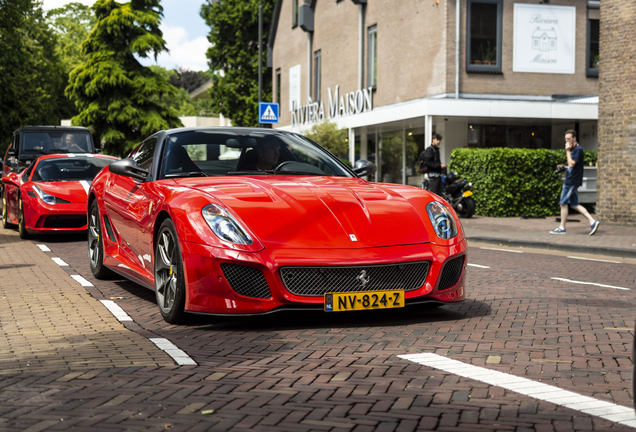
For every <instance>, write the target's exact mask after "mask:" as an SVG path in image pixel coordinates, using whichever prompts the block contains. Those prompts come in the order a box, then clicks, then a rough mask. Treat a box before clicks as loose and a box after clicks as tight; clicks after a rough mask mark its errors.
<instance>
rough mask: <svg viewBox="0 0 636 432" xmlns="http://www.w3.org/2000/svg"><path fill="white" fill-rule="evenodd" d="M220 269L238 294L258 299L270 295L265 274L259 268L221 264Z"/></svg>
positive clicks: (269, 296)
mask: <svg viewBox="0 0 636 432" xmlns="http://www.w3.org/2000/svg"><path fill="white" fill-rule="evenodd" d="M221 270H223V274H224V275H225V278H226V279H227V281H228V282H229V283H230V287H232V289H233V290H234V291H236V292H237V293H238V294H240V295H242V296H245V297H253V298H259V299H268V298H271V297H272V293H271V292H270V290H269V286H268V285H267V281H266V280H265V276H263V272H261V271H260V270H259V269H256V268H254V267H248V266H244V265H238V264H221Z"/></svg>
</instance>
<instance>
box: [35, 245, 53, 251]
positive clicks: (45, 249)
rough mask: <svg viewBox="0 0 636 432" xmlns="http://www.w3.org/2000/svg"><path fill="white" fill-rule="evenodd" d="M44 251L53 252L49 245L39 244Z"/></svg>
mask: <svg viewBox="0 0 636 432" xmlns="http://www.w3.org/2000/svg"><path fill="white" fill-rule="evenodd" d="M38 247H39V248H40V250H41V251H42V252H51V249H49V247H48V246H47V245H38Z"/></svg>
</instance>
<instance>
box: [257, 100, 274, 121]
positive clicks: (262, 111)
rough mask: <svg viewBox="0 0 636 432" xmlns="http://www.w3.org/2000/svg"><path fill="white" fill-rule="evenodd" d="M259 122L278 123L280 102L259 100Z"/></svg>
mask: <svg viewBox="0 0 636 432" xmlns="http://www.w3.org/2000/svg"><path fill="white" fill-rule="evenodd" d="M258 122H259V123H267V124H274V123H278V104H277V103H272V102H259V104H258Z"/></svg>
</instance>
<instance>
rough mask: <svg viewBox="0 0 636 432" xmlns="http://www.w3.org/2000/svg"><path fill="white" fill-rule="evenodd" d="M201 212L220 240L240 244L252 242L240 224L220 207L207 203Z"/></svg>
mask: <svg viewBox="0 0 636 432" xmlns="http://www.w3.org/2000/svg"><path fill="white" fill-rule="evenodd" d="M201 214H202V215H203V219H205V221H206V222H207V223H208V225H209V226H210V229H211V230H212V232H213V233H214V234H216V236H217V237H218V238H220V239H221V240H225V241H228V242H230V243H235V244H241V245H249V244H252V243H253V242H254V241H253V240H252V238H251V237H250V236H249V234H247V232H245V230H244V229H243V228H242V227H241V225H240V224H239V223H238V222H237V221H236V220H235V219H234V218H233V217H232V216H231V215H230V214H229V213H228V212H227V211H226V210H225V209H223V208H222V207H219V206H217V205H214V204H209V205H207V206H205V207H203V210H201Z"/></svg>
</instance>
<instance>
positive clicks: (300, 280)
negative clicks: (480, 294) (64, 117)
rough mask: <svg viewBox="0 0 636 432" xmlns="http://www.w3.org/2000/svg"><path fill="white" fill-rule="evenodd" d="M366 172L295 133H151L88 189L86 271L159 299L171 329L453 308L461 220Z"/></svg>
mask: <svg viewBox="0 0 636 432" xmlns="http://www.w3.org/2000/svg"><path fill="white" fill-rule="evenodd" d="M373 172H375V165H373V164H371V163H369V162H366V161H358V162H357V163H356V168H354V169H353V170H352V169H350V168H348V167H347V166H346V165H345V164H343V163H342V162H341V161H340V160H339V159H338V158H336V157H334V156H333V155H332V154H330V153H329V152H327V151H326V150H324V149H323V148H322V147H320V146H319V145H317V144H316V143H314V142H312V141H311V140H309V139H307V138H306V137H304V136H302V135H298V134H293V133H287V132H282V131H276V130H271V129H258V128H181V129H173V130H168V131H161V132H158V133H156V134H154V135H152V136H151V137H149V138H148V139H146V140H145V141H144V142H143V143H141V144H140V145H139V146H138V147H137V148H136V149H135V150H133V151H132V152H131V153H130V154H129V155H128V157H127V158H126V159H122V160H120V161H118V162H115V163H113V164H111V165H110V166H109V169H106V170H103V171H102V172H101V173H100V174H99V175H98V176H97V177H96V178H95V180H94V182H93V183H92V185H91V188H90V190H89V197H88V209H89V233H88V249H89V256H90V266H91V269H92V271H93V274H94V275H95V276H96V277H98V278H100V277H107V276H108V275H109V274H110V273H111V272H113V271H114V272H117V273H120V274H122V275H124V276H126V277H127V278H129V279H131V280H133V281H136V282H137V283H139V284H141V285H144V286H146V287H148V288H150V289H152V290H155V292H156V297H157V302H158V305H159V310H160V311H161V314H162V315H163V317H164V319H165V320H166V321H168V322H171V323H177V322H180V321H182V320H183V319H184V317H185V314H186V313H187V312H190V313H199V314H262V313H267V312H272V311H277V310H284V309H312V308H317V309H321V310H324V311H326V312H335V311H354V310H365V309H383V308H394V307H403V306H405V305H409V304H415V303H426V302H428V303H433V304H442V303H445V302H456V301H461V300H463V299H464V297H465V292H464V274H465V268H466V240H465V237H464V233H463V231H462V228H461V225H460V223H459V220H458V218H457V215H456V214H455V213H454V211H453V210H452V209H451V208H450V207H449V206H448V204H447V203H446V202H445V201H444V200H443V199H442V198H440V197H438V196H436V195H434V194H431V193H429V192H426V191H423V190H421V189H418V188H414V187H409V186H403V185H396V184H381V183H370V182H368V181H366V180H364V179H362V178H361V177H363V176H365V175H367V174H371V173H373Z"/></svg>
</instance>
